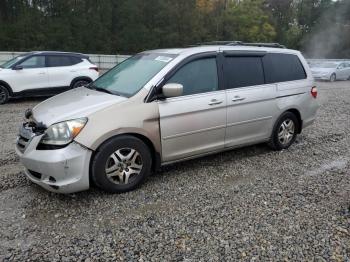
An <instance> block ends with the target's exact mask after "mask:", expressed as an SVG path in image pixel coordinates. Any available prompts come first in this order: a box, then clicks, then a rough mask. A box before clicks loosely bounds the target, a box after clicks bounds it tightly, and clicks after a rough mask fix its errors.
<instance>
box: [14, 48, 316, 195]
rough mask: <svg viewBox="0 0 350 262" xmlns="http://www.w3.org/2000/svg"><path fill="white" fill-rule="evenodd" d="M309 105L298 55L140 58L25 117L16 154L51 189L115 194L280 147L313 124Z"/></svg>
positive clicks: (216, 51) (196, 53) (192, 52)
mask: <svg viewBox="0 0 350 262" xmlns="http://www.w3.org/2000/svg"><path fill="white" fill-rule="evenodd" d="M255 45H256V46H255ZM275 47H278V48H275ZM316 98H317V88H316V87H315V86H314V78H313V77H312V74H311V72H310V69H309V67H308V65H307V62H306V61H305V59H304V58H303V56H302V55H301V53H300V52H298V51H295V50H289V49H285V48H280V45H277V46H276V45H274V44H271V45H269V44H248V43H247V44H244V43H241V42H240V43H236V42H234V43H232V44H230V43H228V44H227V45H224V44H222V45H214V46H208V45H203V46H198V47H193V48H185V49H165V50H154V51H147V52H143V53H140V54H137V55H135V56H133V57H131V58H129V59H127V60H125V61H124V62H122V63H120V64H119V65H117V66H116V67H115V68H113V69H111V70H110V71H108V72H107V73H105V74H104V75H103V76H101V77H100V78H98V79H97V80H96V81H94V82H93V83H91V84H90V85H88V86H85V87H80V88H77V89H74V90H71V91H69V92H65V93H63V94H60V95H58V96H55V97H52V98H50V99H48V100H46V101H44V102H42V103H41V104H39V105H37V106H36V107H35V108H33V109H32V110H28V111H27V112H26V114H25V115H26V121H25V122H24V123H23V125H22V126H21V128H20V133H19V136H18V140H17V145H16V151H17V154H18V155H19V157H20V159H21V162H22V163H23V165H24V166H25V173H26V175H27V176H28V178H29V179H30V180H32V181H33V182H35V183H37V184H39V185H40V186H42V187H44V188H46V189H48V190H50V191H53V192H60V193H72V192H76V191H82V190H86V189H88V188H89V187H90V185H91V183H93V184H95V185H97V186H98V187H100V188H102V189H104V190H106V191H108V192H113V193H121V192H126V191H130V190H132V189H134V188H136V187H137V186H139V185H140V184H141V183H142V181H144V180H145V178H146V177H147V176H148V175H149V174H150V173H151V171H152V170H157V169H158V168H159V167H160V166H161V165H166V164H170V163H174V162H178V161H184V160H187V159H191V158H196V157H200V156H204V155H208V154H213V153H217V152H221V151H224V150H230V149H232V148H237V147H242V146H246V145H252V144H257V143H263V142H267V143H268V144H269V145H270V146H271V148H273V149H274V150H283V149H287V148H289V147H290V146H291V145H292V144H293V143H294V141H295V139H296V137H297V135H298V134H300V133H301V132H302V130H303V129H304V128H305V127H307V126H309V125H311V124H312V123H313V122H314V120H315V117H316V112H317V109H318V102H317V99H316ZM208 175H209V174H208Z"/></svg>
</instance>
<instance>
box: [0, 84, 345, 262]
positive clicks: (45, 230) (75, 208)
mask: <svg viewBox="0 0 350 262" xmlns="http://www.w3.org/2000/svg"><path fill="white" fill-rule="evenodd" d="M319 87H320V88H319V92H320V102H321V104H322V106H321V109H320V112H319V117H318V120H317V123H316V124H315V125H314V126H313V127H312V128H309V129H307V130H305V131H304V133H303V134H302V135H301V136H299V137H298V140H297V143H296V144H295V145H294V146H293V147H292V148H291V149H290V150H287V151H282V152H272V151H270V150H269V148H268V147H266V146H265V145H258V146H253V147H248V148H244V149H237V150H234V151H231V152H226V153H222V154H218V155H214V156H210V157H205V158H202V159H197V160H193V161H188V162H185V163H181V164H176V165H172V166H168V167H164V168H163V169H162V170H161V171H160V172H158V173H157V174H155V175H154V176H152V177H151V178H150V179H149V180H148V182H147V183H146V184H145V185H144V186H143V187H142V188H140V189H138V190H136V191H134V192H131V193H127V194H123V195H110V194H106V193H103V192H101V191H98V190H96V189H92V190H90V191H87V192H83V193H79V194H74V195H69V196H64V195H56V194H52V193H48V192H46V191H45V190H43V189H41V188H39V187H38V186H36V185H34V184H32V183H30V182H28V180H27V179H26V178H25V177H24V175H23V174H22V171H21V170H22V168H21V166H20V164H19V163H18V158H17V156H16V155H15V154H14V151H13V146H14V139H15V134H16V131H17V128H18V125H19V123H20V122H21V120H22V115H23V111H24V109H26V108H28V107H31V106H33V105H35V104H36V103H38V102H39V101H40V100H17V101H14V102H12V103H10V104H8V105H3V106H0V123H1V124H0V133H1V134H2V135H1V137H0V143H1V144H0V145H1V148H0V176H1V180H0V260H4V261H7V260H18V261H72V260H79V261H96V260H118V261H224V260H246V261H253V260H259V261H261V260H276V261H277V260H278V261H281V260H293V261H300V260H308V261H329V260H333V261H350V210H349V206H350V150H349V146H350V135H349V131H350V117H349V113H350V82H337V83H335V84H329V83H319Z"/></svg>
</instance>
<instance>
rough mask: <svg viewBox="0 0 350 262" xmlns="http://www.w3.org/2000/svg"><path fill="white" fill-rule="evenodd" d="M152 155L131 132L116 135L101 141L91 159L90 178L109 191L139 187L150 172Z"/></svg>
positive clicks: (121, 190) (121, 191)
mask: <svg viewBox="0 0 350 262" xmlns="http://www.w3.org/2000/svg"><path fill="white" fill-rule="evenodd" d="M151 166H152V157H151V153H150V150H149V148H148V147H147V145H146V144H145V143H144V142H143V141H142V140H140V139H138V138H136V137H133V136H119V137H115V138H112V139H111V140H109V141H107V142H106V143H104V144H103V145H102V146H101V147H100V148H99V150H98V151H97V153H96V155H95V156H94V159H93V162H92V169H91V172H92V173H91V175H92V180H93V182H94V183H95V185H97V186H98V187H100V188H101V189H103V190H105V191H107V192H110V193H124V192H128V191H131V190H133V189H135V188H136V187H138V186H139V185H140V184H141V183H142V182H143V181H144V180H145V178H146V177H147V176H148V175H149V174H150V173H151Z"/></svg>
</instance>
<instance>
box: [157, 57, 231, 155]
mask: <svg viewBox="0 0 350 262" xmlns="http://www.w3.org/2000/svg"><path fill="white" fill-rule="evenodd" d="M218 75H219V74H218V66H217V58H216V54H213V55H210V56H208V55H206V56H205V57H199V58H198V57H197V58H196V59H195V60H192V61H189V62H188V63H186V64H184V65H183V66H182V67H181V68H179V69H178V70H177V71H176V72H175V73H174V74H173V76H171V77H170V79H169V80H168V81H167V82H166V83H178V84H182V85H183V87H184V91H183V95H182V96H180V97H175V98H168V99H166V100H164V101H159V102H158V105H159V112H160V129H161V140H162V141H161V142H162V156H163V159H162V161H163V162H169V161H174V160H179V159H184V158H187V157H191V156H195V155H201V154H205V153H208V152H212V151H216V150H220V149H223V148H224V142H225V128H226V93H225V91H224V90H221V89H220V85H219V82H221V81H219V77H218Z"/></svg>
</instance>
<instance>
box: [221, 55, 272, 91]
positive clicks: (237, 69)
mask: <svg viewBox="0 0 350 262" xmlns="http://www.w3.org/2000/svg"><path fill="white" fill-rule="evenodd" d="M224 74H225V81H226V88H228V89H232V88H238V87H245V86H254V85H263V84H264V83H265V78H264V69H263V65H262V61H261V58H260V57H236V56H233V57H226V58H225V67H224Z"/></svg>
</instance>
